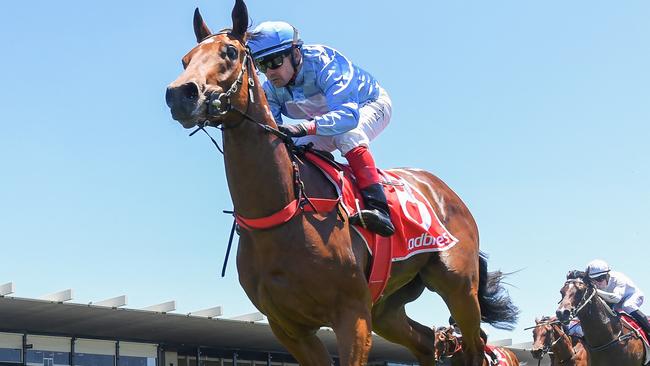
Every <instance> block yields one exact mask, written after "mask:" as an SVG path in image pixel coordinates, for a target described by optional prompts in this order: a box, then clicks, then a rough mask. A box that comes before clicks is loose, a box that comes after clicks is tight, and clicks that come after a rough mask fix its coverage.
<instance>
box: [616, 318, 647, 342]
mask: <svg viewBox="0 0 650 366" xmlns="http://www.w3.org/2000/svg"><path fill="white" fill-rule="evenodd" d="M618 315H620V317H621V319H623V321H625V322H626V323H627V324H628V325H629V326H630V327H632V328H633V329H634V330H635V331H636V332H637V333H639V334H640V335H641V337H642V338H643V342H644V343H645V346H646V347H650V343H648V335H647V334H646V332H645V331H644V330H643V328H641V326H640V325H639V323H637V321H636V320H635V319H634V318H633V317H631V316H630V315H629V314H627V313H621V312H619V313H618Z"/></svg>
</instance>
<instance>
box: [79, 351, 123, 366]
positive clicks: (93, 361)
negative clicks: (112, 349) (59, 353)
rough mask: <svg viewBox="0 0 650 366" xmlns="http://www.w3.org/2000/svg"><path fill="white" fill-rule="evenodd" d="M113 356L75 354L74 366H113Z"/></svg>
mask: <svg viewBox="0 0 650 366" xmlns="http://www.w3.org/2000/svg"><path fill="white" fill-rule="evenodd" d="M114 365H115V356H109V355H95V354H92V353H75V354H74V366H114Z"/></svg>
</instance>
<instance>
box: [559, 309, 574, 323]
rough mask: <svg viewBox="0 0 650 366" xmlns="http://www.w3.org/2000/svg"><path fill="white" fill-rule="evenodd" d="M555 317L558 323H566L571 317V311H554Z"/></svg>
mask: <svg viewBox="0 0 650 366" xmlns="http://www.w3.org/2000/svg"><path fill="white" fill-rule="evenodd" d="M555 315H556V316H557V318H558V319H559V320H560V321H567V320H569V318H570V317H571V311H569V309H562V310H558V311H556V312H555Z"/></svg>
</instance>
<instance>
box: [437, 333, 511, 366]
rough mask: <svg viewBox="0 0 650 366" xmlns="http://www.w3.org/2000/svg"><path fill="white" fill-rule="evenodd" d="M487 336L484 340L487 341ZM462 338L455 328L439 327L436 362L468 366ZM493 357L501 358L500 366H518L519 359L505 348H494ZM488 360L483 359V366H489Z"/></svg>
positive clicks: (453, 365)
mask: <svg viewBox="0 0 650 366" xmlns="http://www.w3.org/2000/svg"><path fill="white" fill-rule="evenodd" d="M485 337H486V336H485V334H483V338H484V339H483V340H484V341H485V340H486V339H485ZM462 338H463V337H462V336H461V335H460V334H458V332H457V331H456V330H455V329H454V327H439V328H438V329H436V331H435V341H434V350H435V351H434V358H435V360H436V362H438V363H442V362H446V361H449V362H450V364H451V365H452V366H462V365H465V364H466V362H467V361H466V360H465V356H466V355H465V354H464V352H463V347H462V343H463V340H462ZM492 353H493V354H492V357H499V356H497V355H496V353H499V355H500V357H499V358H498V362H499V363H498V365H500V366H518V365H519V359H517V356H516V355H515V353H514V352H512V351H511V350H509V349H507V348H505V347H492ZM489 365H490V363H489V362H488V360H487V358H485V357H484V358H483V366H489Z"/></svg>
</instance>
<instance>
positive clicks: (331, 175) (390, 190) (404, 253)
mask: <svg viewBox="0 0 650 366" xmlns="http://www.w3.org/2000/svg"><path fill="white" fill-rule="evenodd" d="M305 156H306V158H307V160H309V161H310V162H311V163H313V164H314V165H315V166H317V167H318V168H319V169H320V170H321V171H322V172H323V173H324V174H325V176H326V177H327V178H328V179H329V180H330V181H331V182H332V184H333V185H334V186H335V187H336V189H337V191H338V193H339V195H340V198H341V204H342V206H343V208H344V209H345V211H346V212H347V214H348V215H349V216H352V215H354V214H355V213H356V212H357V210H358V209H359V208H361V209H363V198H362V196H361V192H360V190H359V188H358V187H357V186H356V184H355V183H354V178H353V174H352V170H351V169H350V167H349V166H347V165H340V167H335V166H334V165H333V164H331V163H330V162H329V161H327V160H325V159H324V158H322V157H320V156H319V155H317V154H314V153H311V152H307V153H306V154H305ZM341 169H342V170H341ZM379 174H380V176H381V177H383V180H384V182H383V184H384V192H385V193H386V198H387V200H388V206H389V207H390V216H391V221H392V222H393V225H394V226H395V234H394V235H392V236H391V237H389V238H384V237H381V236H379V235H377V234H375V233H372V232H370V231H368V230H366V229H364V228H362V227H358V226H353V228H354V229H355V230H357V231H358V232H359V233H360V234H361V236H362V237H363V238H364V239H365V241H366V245H367V246H368V250H369V251H370V254H371V255H372V258H373V259H372V265H371V270H370V278H369V283H368V286H369V287H370V292H371V294H372V301H373V302H377V300H378V299H379V298H380V297H381V294H382V292H383V290H384V288H385V287H386V283H387V282H388V279H389V277H390V269H391V264H392V262H396V261H401V260H405V259H408V258H410V257H411V256H413V255H416V254H418V253H425V252H439V251H444V250H447V249H449V248H451V247H453V246H454V245H455V244H456V243H457V242H458V239H456V238H455V237H454V236H453V235H452V234H451V233H450V232H449V231H448V230H447V229H446V228H445V227H444V226H443V225H442V223H441V222H440V220H439V219H438V216H437V215H436V213H435V211H434V210H433V209H432V208H431V205H430V204H429V202H428V201H427V200H426V199H425V198H424V195H423V194H422V193H421V192H420V191H419V190H418V189H417V188H415V187H414V186H412V185H411V184H409V183H408V182H407V181H405V180H404V179H402V178H401V177H400V176H398V175H396V174H394V173H392V172H387V171H382V170H379Z"/></svg>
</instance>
